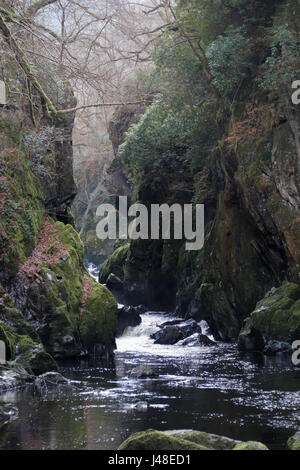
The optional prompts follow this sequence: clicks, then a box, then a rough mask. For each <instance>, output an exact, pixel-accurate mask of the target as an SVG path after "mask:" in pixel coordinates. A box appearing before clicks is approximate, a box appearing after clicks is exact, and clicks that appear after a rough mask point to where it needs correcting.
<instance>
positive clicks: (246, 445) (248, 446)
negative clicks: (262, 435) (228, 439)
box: [232, 441, 269, 450]
mask: <svg viewBox="0 0 300 470" xmlns="http://www.w3.org/2000/svg"><path fill="white" fill-rule="evenodd" d="M232 450H269V449H268V447H267V446H265V444H262V443H261V442H256V441H248V442H241V444H237V445H236V446H235V447H234V448H233V449H232Z"/></svg>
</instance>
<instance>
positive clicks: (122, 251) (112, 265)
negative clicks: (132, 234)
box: [99, 243, 130, 284]
mask: <svg viewBox="0 0 300 470" xmlns="http://www.w3.org/2000/svg"><path fill="white" fill-rule="evenodd" d="M129 246H130V244H129V243H125V244H124V245H122V246H119V247H118V248H117V249H116V250H115V251H114V252H113V253H112V254H111V255H110V256H109V257H108V258H107V260H106V261H105V262H104V263H103V265H102V268H101V271H100V273H99V282H101V283H102V284H105V283H106V281H107V279H108V277H109V275H110V274H114V275H115V276H117V277H118V278H119V279H121V280H122V279H123V278H124V269H123V267H124V264H125V261H126V258H127V255H128V251H129Z"/></svg>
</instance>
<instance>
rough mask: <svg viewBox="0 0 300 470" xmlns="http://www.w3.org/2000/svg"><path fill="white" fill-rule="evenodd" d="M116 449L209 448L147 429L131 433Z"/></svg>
mask: <svg viewBox="0 0 300 470" xmlns="http://www.w3.org/2000/svg"><path fill="white" fill-rule="evenodd" d="M118 450H155V451H160V450H174V451H176V450H209V449H208V448H207V447H205V446H203V445H201V444H195V443H194V442H192V441H189V440H185V439H180V438H177V437H174V436H168V435H167V434H165V433H163V432H158V431H154V430H153V429H149V430H148V431H145V432H138V433H136V434H133V435H132V436H130V437H129V438H128V439H126V441H125V442H123V443H122V444H121V445H120V447H119V449H118Z"/></svg>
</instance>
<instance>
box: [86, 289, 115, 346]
mask: <svg viewBox="0 0 300 470" xmlns="http://www.w3.org/2000/svg"><path fill="white" fill-rule="evenodd" d="M116 314H117V303H116V301H115V299H114V297H113V296H112V294H111V293H110V292H109V290H108V289H106V288H105V287H104V286H102V285H101V284H97V283H96V282H94V281H93V284H92V292H91V295H90V297H89V298H88V300H87V302H86V304H85V307H84V311H83V312H82V315H81V322H80V335H81V338H82V341H83V344H84V346H85V347H86V348H87V349H88V350H91V349H92V348H93V346H94V345H96V344H100V345H105V346H108V347H110V346H112V345H113V344H114V340H115V335H116V331H117V316H116Z"/></svg>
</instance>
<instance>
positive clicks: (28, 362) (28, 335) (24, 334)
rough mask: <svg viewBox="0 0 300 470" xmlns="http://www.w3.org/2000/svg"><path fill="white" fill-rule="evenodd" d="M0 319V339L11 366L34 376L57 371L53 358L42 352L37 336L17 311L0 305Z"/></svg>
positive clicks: (42, 347)
mask: <svg viewBox="0 0 300 470" xmlns="http://www.w3.org/2000/svg"><path fill="white" fill-rule="evenodd" d="M0 318H1V320H0V339H1V340H2V341H4V343H5V346H6V353H7V358H6V359H7V361H10V363H11V365H17V366H21V367H22V368H24V369H25V370H26V371H27V372H29V373H30V374H34V375H39V374H42V373H44V372H48V371H52V370H54V371H56V370H57V369H58V366H57V364H56V362H55V360H54V359H53V357H52V356H50V354H48V353H47V352H46V351H45V350H44V346H43V345H42V343H41V340H40V338H39V336H38V334H37V333H36V331H35V330H34V328H33V327H32V326H31V325H30V323H28V322H27V321H26V320H25V319H24V317H23V315H22V313H21V312H20V311H19V310H17V309H15V308H6V307H4V306H3V305H1V308H0Z"/></svg>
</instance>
